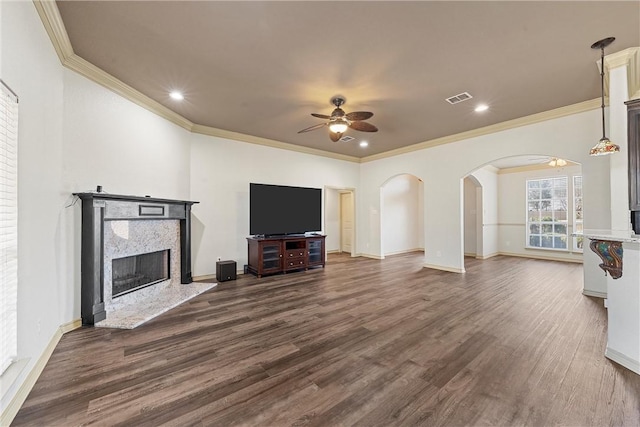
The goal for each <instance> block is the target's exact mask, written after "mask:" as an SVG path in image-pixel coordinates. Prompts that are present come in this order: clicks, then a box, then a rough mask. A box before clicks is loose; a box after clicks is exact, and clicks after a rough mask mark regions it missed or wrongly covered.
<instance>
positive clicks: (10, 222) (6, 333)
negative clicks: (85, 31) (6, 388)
mask: <svg viewBox="0 0 640 427" xmlns="http://www.w3.org/2000/svg"><path fill="white" fill-rule="evenodd" d="M0 86H1V88H0V90H1V92H0V374H1V373H2V372H4V371H5V369H7V368H8V367H9V365H10V364H11V362H12V361H13V360H14V359H15V358H16V356H17V347H18V338H17V331H18V325H17V317H18V311H17V309H18V307H17V295H18V182H17V179H18V174H17V168H18V97H17V96H16V95H15V93H13V91H11V89H9V88H8V87H7V86H6V85H5V84H4V82H3V81H2V80H0Z"/></svg>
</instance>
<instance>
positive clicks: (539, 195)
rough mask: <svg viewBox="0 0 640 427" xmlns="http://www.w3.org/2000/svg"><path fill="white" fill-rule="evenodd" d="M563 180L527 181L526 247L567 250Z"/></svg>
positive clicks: (565, 196) (564, 186)
mask: <svg viewBox="0 0 640 427" xmlns="http://www.w3.org/2000/svg"><path fill="white" fill-rule="evenodd" d="M567 181H568V180H567V177H566V176H564V177H558V178H545V179H531V180H527V246H528V247H531V248H549V249H567V237H568V227H567V225H568V224H567V206H568V203H567V202H568V200H567Z"/></svg>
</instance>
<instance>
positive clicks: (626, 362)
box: [604, 346, 640, 375]
mask: <svg viewBox="0 0 640 427" xmlns="http://www.w3.org/2000/svg"><path fill="white" fill-rule="evenodd" d="M604 355H605V356H606V357H607V358H609V359H611V360H613V361H614V362H616V363H618V364H620V365H622V366H624V367H625V368H627V369H629V370H630V371H633V372H635V373H636V374H639V375H640V361H639V360H633V359H631V358H630V357H628V356H625V355H624V354H622V353H620V352H618V351H615V350H613V349H611V348H609V346H607V349H606V350H605V351H604Z"/></svg>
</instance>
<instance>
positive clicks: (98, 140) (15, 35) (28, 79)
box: [0, 2, 190, 410]
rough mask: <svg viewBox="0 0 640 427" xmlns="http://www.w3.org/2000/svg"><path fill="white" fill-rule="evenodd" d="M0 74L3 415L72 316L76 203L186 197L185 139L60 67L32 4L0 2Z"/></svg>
mask: <svg viewBox="0 0 640 427" xmlns="http://www.w3.org/2000/svg"><path fill="white" fill-rule="evenodd" d="M0 8H1V10H2V13H1V15H0V16H1V18H2V25H1V28H2V29H1V31H2V39H1V40H2V46H1V48H2V69H1V75H2V78H3V80H5V81H6V82H7V83H8V84H9V85H10V86H11V87H12V88H13V89H14V90H15V91H16V92H17V93H18V95H19V96H20V105H19V109H20V111H19V114H20V119H19V137H18V144H19V151H18V174H19V177H18V179H19V185H18V189H19V194H18V197H19V205H18V206H19V217H18V223H19V225H18V227H19V229H18V239H19V240H18V244H19V252H18V262H19V270H18V280H19V285H18V357H19V358H22V359H27V360H28V363H27V365H26V368H25V369H24V370H23V371H22V373H21V375H20V376H19V378H18V380H17V382H16V383H15V386H14V387H12V388H11V389H10V390H8V392H7V393H5V395H4V396H3V397H2V409H3V410H4V408H5V407H6V405H7V404H8V403H9V402H10V400H11V399H12V398H13V396H14V395H15V393H16V391H17V389H18V387H19V386H20V385H21V383H22V382H23V381H24V379H25V377H26V375H27V374H28V372H30V371H31V370H32V368H33V367H34V365H35V363H36V361H37V360H38V358H39V357H40V356H41V355H42V353H43V351H44V349H45V348H46V346H47V345H48V344H49V342H50V340H51V339H52V337H53V336H54V334H55V333H56V331H57V329H58V327H59V326H60V325H62V324H65V323H68V322H71V321H73V320H75V319H79V317H80V202H78V203H76V204H75V205H74V206H72V207H69V208H66V206H67V205H69V204H70V203H71V202H72V197H71V193H72V192H77V191H86V190H92V189H95V186H96V185H98V184H100V185H102V186H103V187H104V189H105V190H106V191H108V192H111V193H124V194H136V195H141V194H149V195H152V196H158V197H169V198H180V199H188V198H189V183H190V182H189V161H190V156H189V134H188V133H187V132H186V131H185V130H183V129H181V128H178V127H177V126H175V125H173V124H170V123H169V122H167V121H165V120H163V119H161V118H159V117H158V116H156V115H154V114H152V113H150V112H148V111H146V110H144V109H143V108H141V107H139V106H137V105H135V104H133V103H131V102H129V101H126V100H124V99H123V98H121V97H119V96H116V95H115V94H113V93H112V92H110V91H108V90H107V89H104V88H103V87H101V86H98V85H96V84H95V83H92V82H90V81H88V80H87V79H85V78H83V77H80V76H78V75H76V74H75V73H73V72H71V71H68V70H66V69H64V68H63V67H62V65H61V64H60V61H59V59H58V57H57V55H56V53H55V50H54V48H53V46H52V44H51V41H50V39H49V37H48V36H47V34H46V32H45V30H44V27H43V25H42V22H41V21H40V18H39V16H38V14H37V12H36V10H35V7H34V5H33V3H31V2H0Z"/></svg>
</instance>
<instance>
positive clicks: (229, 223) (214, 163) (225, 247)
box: [191, 134, 359, 276]
mask: <svg viewBox="0 0 640 427" xmlns="http://www.w3.org/2000/svg"><path fill="white" fill-rule="evenodd" d="M358 166H359V165H358V164H357V163H353V162H346V161H343V160H335V159H330V158H326V157H318V156H313V155H310V154H304V153H298V152H293V151H287V150H282V149H278V148H272V147H266V146H261V145H255V144H248V143H243V142H237V141H230V140H226V139H221V138H215V137H209V136H205V135H199V134H193V135H192V136H191V198H192V199H193V200H197V201H199V202H200V203H199V204H197V205H195V206H194V207H193V221H192V239H193V243H192V248H193V274H194V276H204V275H210V274H214V273H215V271H216V270H215V263H216V258H217V257H222V258H223V259H230V260H235V261H236V262H237V265H238V268H239V269H241V268H242V266H243V265H244V264H246V263H247V241H246V238H247V237H248V236H249V183H250V182H255V183H263V184H279V185H294V186H300V187H314V188H323V189H324V188H325V186H329V187H337V188H356V187H357V185H358ZM356 195H357V191H356ZM323 220H324V218H323ZM323 231H324V230H323Z"/></svg>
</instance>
